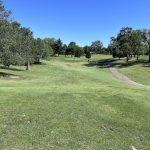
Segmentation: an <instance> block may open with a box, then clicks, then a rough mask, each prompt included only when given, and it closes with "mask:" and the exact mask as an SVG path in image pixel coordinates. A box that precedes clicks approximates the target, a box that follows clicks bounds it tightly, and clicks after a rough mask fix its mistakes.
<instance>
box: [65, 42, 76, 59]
mask: <svg viewBox="0 0 150 150" xmlns="http://www.w3.org/2000/svg"><path fill="white" fill-rule="evenodd" d="M75 48H76V43H75V42H70V43H69V45H68V47H67V48H66V51H65V56H68V55H71V57H72V56H73V55H74V52H75Z"/></svg>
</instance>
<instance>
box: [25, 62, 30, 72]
mask: <svg viewBox="0 0 150 150" xmlns="http://www.w3.org/2000/svg"><path fill="white" fill-rule="evenodd" d="M26 70H27V71H29V70H30V62H29V61H28V62H27V65H26Z"/></svg>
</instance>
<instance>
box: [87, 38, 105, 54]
mask: <svg viewBox="0 0 150 150" xmlns="http://www.w3.org/2000/svg"><path fill="white" fill-rule="evenodd" d="M90 48H91V51H92V52H94V53H95V54H102V48H103V43H102V42H101V41H94V42H92V45H91V46H90Z"/></svg>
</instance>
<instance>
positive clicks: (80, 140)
mask: <svg viewBox="0 0 150 150" xmlns="http://www.w3.org/2000/svg"><path fill="white" fill-rule="evenodd" d="M106 58H110V56H105V55H103V56H94V57H93V58H92V60H93V61H95V60H99V59H106ZM43 63H44V64H45V65H40V66H38V65H35V66H32V68H31V71H30V72H26V71H23V70H24V67H15V68H19V69H22V71H11V70H3V69H0V72H6V73H12V74H16V75H19V76H20V78H19V79H9V78H1V79H0V149H2V150H11V149H12V150H14V149H15V150H33V149H34V150H57V149H58V150H59V149H60V150H70V149H75V150H76V149H77V150H78V149H79V150H83V149H85V150H99V149H101V150H129V149H131V148H130V146H132V145H133V146H134V147H135V148H137V149H138V150H149V148H150V143H149V139H150V90H149V89H142V88H139V87H134V86H129V85H127V84H124V83H123V82H121V81H119V80H118V79H116V78H115V77H114V76H113V75H112V74H111V72H110V71H109V69H108V68H98V67H96V66H94V67H87V66H86V65H85V64H87V60H86V59H85V58H80V59H78V58H64V57H60V58H50V60H49V61H43ZM145 69H146V68H145Z"/></svg>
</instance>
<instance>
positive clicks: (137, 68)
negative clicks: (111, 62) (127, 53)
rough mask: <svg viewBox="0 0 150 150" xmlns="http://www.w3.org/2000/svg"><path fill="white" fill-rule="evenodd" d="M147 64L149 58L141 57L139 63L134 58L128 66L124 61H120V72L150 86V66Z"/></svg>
mask: <svg viewBox="0 0 150 150" xmlns="http://www.w3.org/2000/svg"><path fill="white" fill-rule="evenodd" d="M147 62H148V56H147V57H146V56H140V58H139V61H136V59H135V58H132V59H131V60H130V61H129V63H128V64H127V63H126V62H125V59H122V60H121V61H118V64H119V63H120V64H121V66H120V67H119V70H120V71H121V72H122V73H123V74H125V75H127V76H128V77H129V78H130V79H132V80H134V81H136V82H138V83H141V84H144V85H150V66H149V64H148V63H147Z"/></svg>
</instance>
